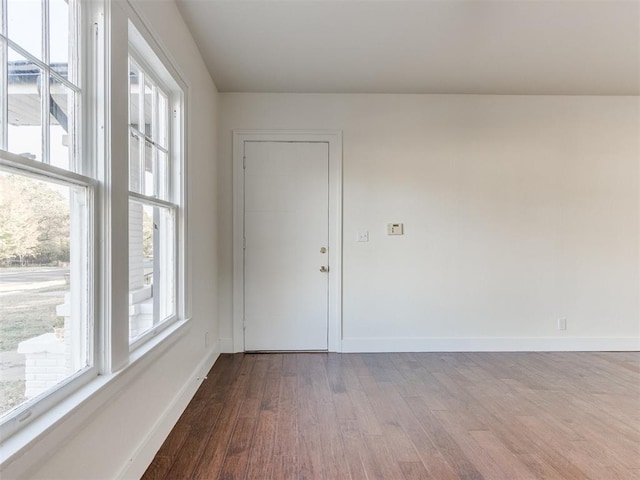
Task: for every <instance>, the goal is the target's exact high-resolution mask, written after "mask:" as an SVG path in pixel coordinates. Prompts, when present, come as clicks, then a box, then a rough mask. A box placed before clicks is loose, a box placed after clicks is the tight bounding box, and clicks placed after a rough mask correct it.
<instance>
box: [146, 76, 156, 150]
mask: <svg viewBox="0 0 640 480" xmlns="http://www.w3.org/2000/svg"><path fill="white" fill-rule="evenodd" d="M153 88H154V87H153V85H152V84H151V82H149V80H148V79H147V78H146V76H145V81H144V134H145V135H146V136H147V137H149V138H153V112H154V110H155V103H154V101H153Z"/></svg>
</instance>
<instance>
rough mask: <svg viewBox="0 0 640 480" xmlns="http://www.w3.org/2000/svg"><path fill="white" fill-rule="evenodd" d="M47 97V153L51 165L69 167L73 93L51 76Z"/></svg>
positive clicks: (72, 127)
mask: <svg viewBox="0 0 640 480" xmlns="http://www.w3.org/2000/svg"><path fill="white" fill-rule="evenodd" d="M49 88H50V95H51V98H50V99H49V111H50V119H49V133H50V135H49V142H50V146H49V155H50V163H51V165H55V166H56V167H60V168H65V169H67V170H70V169H71V157H70V152H73V146H74V141H75V138H74V133H75V132H74V125H73V123H74V118H73V116H72V115H70V113H73V111H74V109H73V106H74V102H75V98H74V97H75V94H74V92H73V90H70V89H68V88H67V87H66V86H65V85H63V84H62V82H59V81H58V80H56V79H55V78H53V77H52V78H51V83H50V87H49Z"/></svg>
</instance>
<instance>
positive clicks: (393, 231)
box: [387, 223, 404, 235]
mask: <svg viewBox="0 0 640 480" xmlns="http://www.w3.org/2000/svg"><path fill="white" fill-rule="evenodd" d="M403 234H404V224H403V223H389V224H387V235H403Z"/></svg>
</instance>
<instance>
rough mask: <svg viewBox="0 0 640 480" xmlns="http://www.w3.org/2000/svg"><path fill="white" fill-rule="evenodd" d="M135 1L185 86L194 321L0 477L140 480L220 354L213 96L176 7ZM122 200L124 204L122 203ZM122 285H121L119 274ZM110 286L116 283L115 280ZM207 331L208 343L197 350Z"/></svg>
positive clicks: (213, 93)
mask: <svg viewBox="0 0 640 480" xmlns="http://www.w3.org/2000/svg"><path fill="white" fill-rule="evenodd" d="M133 3H134V5H135V7H136V8H137V9H138V10H139V11H140V13H141V14H142V17H143V19H145V20H146V21H147V23H148V26H149V28H150V30H151V31H152V33H153V34H154V35H155V36H156V39H157V40H158V42H159V43H160V44H161V46H163V47H164V48H165V50H166V53H167V55H168V57H169V58H170V59H171V60H172V61H173V62H174V64H175V66H176V67H177V69H178V70H179V71H180V73H181V74H182V75H183V77H184V80H185V81H186V82H187V84H188V87H189V99H188V119H187V121H188V127H189V132H188V142H187V146H188V171H189V184H188V202H189V238H190V245H189V253H190V262H189V263H190V270H191V275H190V278H189V285H190V288H191V293H190V296H191V298H192V309H191V316H192V320H191V321H190V322H189V323H188V324H187V325H186V326H185V327H184V328H183V329H182V332H183V333H182V335H180V336H179V338H177V339H176V338H174V339H172V343H171V344H170V345H169V346H167V347H161V349H164V352H163V354H162V355H161V356H160V358H159V359H156V360H154V361H153V362H149V361H144V360H142V361H140V362H139V363H136V364H134V365H131V366H129V367H127V368H126V369H125V370H123V371H122V372H120V373H119V374H118V375H117V376H116V378H115V379H114V380H113V381H112V382H111V383H110V384H109V385H108V386H107V388H105V389H103V390H101V391H99V392H98V393H97V394H96V395H94V397H92V398H91V399H90V400H89V401H88V402H86V404H85V405H84V406H83V407H81V408H80V409H78V410H77V411H76V412H73V413H72V414H71V415H69V416H68V417H67V418H66V419H65V420H64V421H63V422H62V423H61V424H60V425H58V426H56V427H54V428H53V429H52V430H51V431H50V432H49V433H47V434H46V435H44V436H42V437H41V438H40V439H39V440H38V441H37V442H36V443H34V444H33V445H31V446H30V447H29V448H28V449H27V450H26V451H25V453H24V454H23V455H22V457H20V458H18V459H17V460H16V462H14V464H12V465H10V466H9V467H8V469H7V470H6V471H5V472H3V473H2V477H3V478H13V477H20V478H43V479H44V478H46V479H54V478H60V479H63V478H64V479H92V478H96V479H97V478H101V479H107V478H118V477H119V476H121V475H124V476H126V477H127V478H138V477H139V476H140V475H141V474H142V473H143V472H144V469H145V468H146V466H147V464H148V462H150V461H151V459H152V458H153V456H154V454H155V452H156V449H157V448H159V446H160V445H161V443H162V441H163V440H164V437H165V436H166V434H168V432H169V430H170V428H171V427H172V426H173V423H172V422H174V421H175V420H176V419H177V417H178V415H179V414H180V413H181V412H182V409H183V408H184V407H185V406H186V402H187V401H188V400H189V399H190V397H191V395H192V394H193V393H194V392H195V389H196V388H197V386H198V384H199V382H200V381H201V378H202V376H203V374H204V373H206V371H208V369H209V368H210V366H211V364H212V363H213V361H214V359H215V358H216V355H217V353H218V352H219V343H218V342H217V338H218V320H217V316H216V304H217V299H216V291H217V274H216V269H217V258H216V248H217V246H216V192H215V185H216V160H215V159H216V147H217V145H216V138H215V137H216V136H215V133H213V132H215V131H216V118H217V117H216V114H217V101H218V94H217V91H216V88H215V85H214V84H213V82H212V80H211V78H210V75H209V73H208V71H207V70H206V68H205V66H204V64H203V62H202V59H201V57H200V55H199V53H198V49H197V47H196V45H195V43H194V42H193V39H192V37H191V35H190V33H189V31H188V30H187V28H186V26H185V24H184V23H183V21H182V19H181V16H180V14H179V12H178V10H177V8H176V6H175V4H174V2H173V1H169V2H164V1H163V2H160V1H148V2H146V1H138V0H136V1H135V2H133ZM115 8H117V7H115ZM125 29H126V26H125ZM125 54H126V52H125ZM121 60H122V58H120V61H121ZM125 60H126V58H125ZM124 81H125V82H126V76H125V77H124ZM125 128H126V119H125ZM125 175H126V172H125ZM124 202H125V205H126V196H125V200H124ZM125 208H126V207H125ZM125 240H126V238H125ZM125 261H126V258H125ZM120 280H121V282H120V283H124V285H125V286H126V282H127V278H126V275H123V278H120ZM115 281H116V282H118V278H116V279H115ZM207 332H208V334H209V335H208V336H209V345H208V347H205V340H204V338H205V333H207ZM87 412H88V413H87ZM45 450H46V451H47V452H48V453H47V458H46V459H45V460H44V461H39V462H38V463H34V461H33V459H35V458H39V457H41V456H42V452H43V451H45Z"/></svg>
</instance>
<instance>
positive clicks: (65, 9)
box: [49, 0, 71, 78]
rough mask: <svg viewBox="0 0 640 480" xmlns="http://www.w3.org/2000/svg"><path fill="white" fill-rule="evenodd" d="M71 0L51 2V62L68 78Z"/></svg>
mask: <svg viewBox="0 0 640 480" xmlns="http://www.w3.org/2000/svg"><path fill="white" fill-rule="evenodd" d="M68 2H69V0H49V62H50V64H51V68H52V69H53V70H55V71H56V72H57V73H59V74H60V75H62V76H63V77H65V78H67V76H68V74H67V66H68V64H69V49H70V48H71V45H70V43H69V40H70V38H69V37H70V35H69V3H68Z"/></svg>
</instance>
